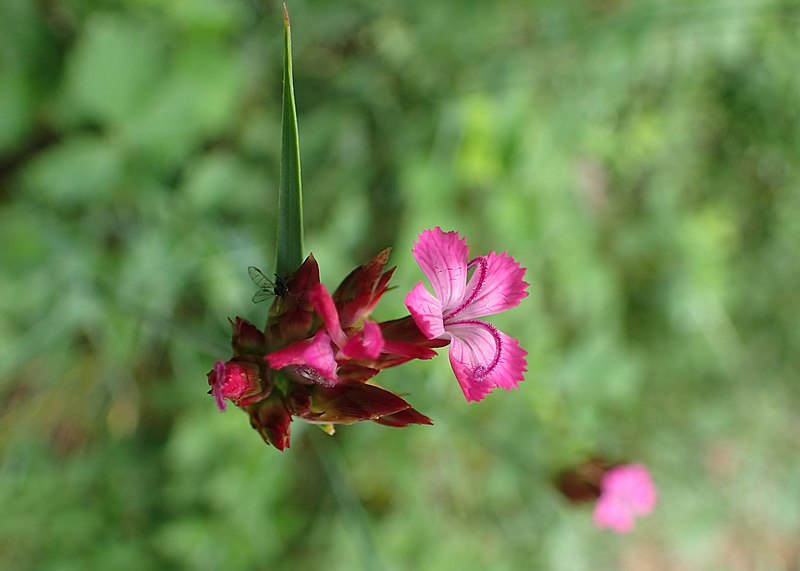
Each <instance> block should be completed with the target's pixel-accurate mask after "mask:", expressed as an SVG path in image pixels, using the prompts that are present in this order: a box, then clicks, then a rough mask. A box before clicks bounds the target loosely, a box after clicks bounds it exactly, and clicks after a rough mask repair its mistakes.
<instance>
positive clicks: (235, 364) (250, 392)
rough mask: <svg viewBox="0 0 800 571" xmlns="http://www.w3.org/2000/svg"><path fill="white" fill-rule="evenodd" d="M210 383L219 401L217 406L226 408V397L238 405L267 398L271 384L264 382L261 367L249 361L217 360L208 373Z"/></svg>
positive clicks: (221, 408)
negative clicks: (225, 361)
mask: <svg viewBox="0 0 800 571" xmlns="http://www.w3.org/2000/svg"><path fill="white" fill-rule="evenodd" d="M208 384H209V385H211V391H210V393H212V394H213V395H214V398H215V399H216V401H217V408H219V409H220V410H225V399H228V400H230V401H231V402H233V404H235V405H236V406H245V405H247V404H249V403H252V402H255V401H257V400H260V399H263V398H265V397H266V396H267V395H269V391H270V389H271V386H269V384H267V383H264V382H262V376H261V371H260V367H259V366H258V365H257V364H255V363H250V362H247V361H236V360H231V361H228V362H227V363H224V362H222V361H217V362H216V364H215V365H214V369H213V370H211V371H210V372H209V373H208Z"/></svg>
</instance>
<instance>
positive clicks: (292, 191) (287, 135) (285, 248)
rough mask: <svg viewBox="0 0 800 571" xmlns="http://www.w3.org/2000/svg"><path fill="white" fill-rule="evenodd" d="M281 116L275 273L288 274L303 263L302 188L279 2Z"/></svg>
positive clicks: (287, 33) (288, 48)
mask: <svg viewBox="0 0 800 571" xmlns="http://www.w3.org/2000/svg"><path fill="white" fill-rule="evenodd" d="M283 31H284V60H283V117H282V120H281V137H282V143H281V180H280V190H279V194H278V244H277V256H276V260H275V273H277V274H279V275H284V274H289V273H291V272H293V271H295V270H296V269H297V268H299V267H300V264H302V263H303V189H302V183H301V179H300V140H299V137H298V134H297V108H296V107H295V102H294V82H293V79H292V31H291V27H290V25H289V12H288V11H287V10H286V4H284V5H283Z"/></svg>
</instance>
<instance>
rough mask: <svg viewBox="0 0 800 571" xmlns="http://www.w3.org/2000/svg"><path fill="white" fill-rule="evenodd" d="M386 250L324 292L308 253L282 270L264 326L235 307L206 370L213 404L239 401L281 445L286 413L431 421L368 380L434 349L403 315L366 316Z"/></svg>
mask: <svg viewBox="0 0 800 571" xmlns="http://www.w3.org/2000/svg"><path fill="white" fill-rule="evenodd" d="M388 256H389V250H384V251H383V252H381V253H380V254H378V255H377V256H375V258H373V259H372V260H371V261H370V262H369V263H367V264H365V265H363V266H359V267H358V268H356V269H355V270H353V271H352V272H351V273H350V275H348V276H347V278H345V280H344V281H343V282H342V284H341V285H340V286H339V288H337V290H336V291H335V292H334V293H333V295H331V294H330V293H329V292H328V290H327V289H326V288H325V286H324V285H322V284H321V283H320V280H319V267H318V265H317V262H316V260H315V259H314V257H313V256H309V257H308V258H307V259H306V261H305V262H304V263H303V265H302V266H301V267H300V268H299V269H298V270H297V271H296V272H294V273H293V274H292V275H291V276H287V277H286V278H285V279H284V282H285V292H284V294H283V295H281V296H279V297H276V299H275V301H274V303H273V306H272V309H271V311H270V316H269V319H268V322H267V326H266V328H265V330H264V331H261V330H260V329H258V328H257V327H256V326H255V325H253V324H252V323H250V322H248V321H246V320H244V319H242V318H240V317H237V318H236V320H235V321H234V322H233V323H232V325H233V338H232V345H233V353H234V355H233V357H232V358H231V359H230V360H229V361H227V362H222V361H218V362H217V363H216V364H215V365H214V368H213V370H211V371H210V372H209V374H208V382H209V385H211V390H210V393H211V394H213V395H214V397H215V399H216V402H217V406H218V407H219V408H220V410H224V409H225V401H226V400H228V401H231V402H233V403H234V404H235V405H236V406H238V407H240V408H242V409H243V410H245V411H246V412H247V413H248V414H249V416H250V422H251V424H252V426H253V428H255V429H256V430H257V431H258V432H259V433H260V434H261V436H262V437H263V438H264V440H265V441H266V442H268V443H270V444H272V445H273V446H275V447H276V448H278V449H279V450H283V449H284V448H287V447H288V446H289V433H290V431H289V426H290V423H291V421H292V418H293V417H294V418H299V419H301V420H304V421H306V422H311V423H316V424H321V425H325V426H326V427H327V429H328V430H329V431H330V432H332V427H331V426H330V425H333V424H352V423H354V422H358V421H362V420H372V421H375V422H378V423H380V424H384V425H388V426H407V425H409V424H431V420H430V419H429V418H428V417H426V416H425V415H423V414H421V413H419V412H417V411H416V410H415V409H414V408H412V407H411V405H410V404H408V403H407V402H406V401H405V400H404V399H402V398H401V397H399V396H397V395H395V394H394V393H391V392H389V391H387V390H385V389H382V388H380V387H377V386H375V385H372V384H369V383H368V382H367V381H369V379H371V378H372V377H374V376H375V375H376V374H377V373H378V372H379V371H380V370H381V369H385V368H387V367H392V366H395V365H399V364H401V363H404V362H406V361H409V360H411V359H430V358H431V357H434V356H435V355H436V353H435V352H434V351H433V350H432V349H431V347H436V346H440V345H442V344H443V343H441V342H435V341H434V342H432V341H431V340H429V339H427V338H426V337H425V336H424V335H422V334H421V333H420V331H419V329H418V328H417V327H416V325H415V324H414V321H413V320H412V319H411V318H410V317H406V318H403V319H397V320H394V321H388V322H383V323H377V322H374V321H371V320H370V319H369V315H370V313H371V312H372V309H373V308H374V307H375V305H376V304H377V302H378V300H379V299H380V297H381V296H382V295H383V294H384V293H385V292H386V290H387V287H388V282H389V279H390V278H391V275H392V273H393V271H394V269H393V268H392V269H389V270H385V266H386V262H387V259H388Z"/></svg>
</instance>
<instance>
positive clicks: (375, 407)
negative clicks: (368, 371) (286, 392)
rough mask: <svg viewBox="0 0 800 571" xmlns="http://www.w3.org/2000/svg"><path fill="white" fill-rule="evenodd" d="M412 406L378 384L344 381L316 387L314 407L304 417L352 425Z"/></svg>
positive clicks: (312, 399) (313, 398) (312, 398)
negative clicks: (332, 385) (329, 385)
mask: <svg viewBox="0 0 800 571" xmlns="http://www.w3.org/2000/svg"><path fill="white" fill-rule="evenodd" d="M410 406H411V405H409V404H408V403H407V402H406V401H404V400H403V399H402V398H400V397H399V396H397V395H396V394H394V393H391V392H389V391H387V390H385V389H382V388H380V387H376V386H375V385H368V384H365V383H355V382H349V381H343V382H340V383H338V384H337V385H336V386H335V387H321V386H315V387H313V390H312V392H311V409H310V411H309V413H308V414H307V415H306V416H303V417H302V418H304V419H305V420H308V421H310V422H318V423H328V422H330V423H333V424H353V423H354V422H358V421H361V420H375V419H377V418H381V417H383V416H386V415H389V414H395V413H397V412H400V411H401V410H405V409H407V408H410Z"/></svg>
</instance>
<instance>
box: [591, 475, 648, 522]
mask: <svg viewBox="0 0 800 571" xmlns="http://www.w3.org/2000/svg"><path fill="white" fill-rule="evenodd" d="M600 489H601V493H600V498H599V499H598V500H597V504H595V508H594V524H595V526H597V527H600V528H609V529H611V530H613V531H615V532H617V533H628V532H629V531H631V530H632V529H633V524H634V520H635V519H636V517H637V516H645V515H647V514H649V513H650V512H651V511H653V508H654V507H655V506H656V501H657V499H658V494H657V493H656V488H655V486H654V485H653V480H652V478H651V477H650V472H648V471H647V468H646V467H645V466H643V465H642V464H625V465H622V466H617V467H616V468H612V469H610V470H609V471H608V472H606V473H605V475H604V476H603V481H602V483H601V484H600Z"/></svg>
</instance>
